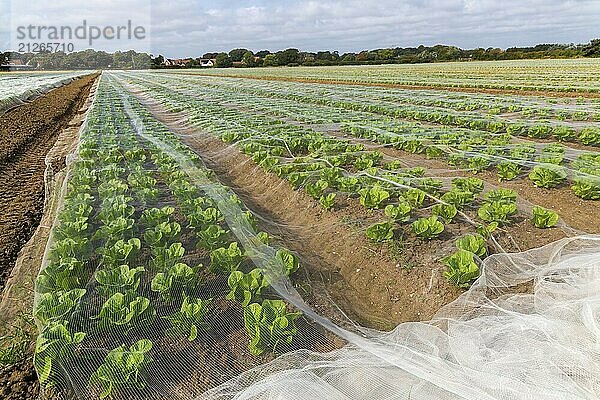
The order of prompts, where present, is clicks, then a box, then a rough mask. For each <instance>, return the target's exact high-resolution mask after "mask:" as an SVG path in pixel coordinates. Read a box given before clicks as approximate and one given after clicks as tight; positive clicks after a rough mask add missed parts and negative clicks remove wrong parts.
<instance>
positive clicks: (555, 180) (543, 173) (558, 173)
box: [529, 164, 567, 189]
mask: <svg viewBox="0 0 600 400" xmlns="http://www.w3.org/2000/svg"><path fill="white" fill-rule="evenodd" d="M529 179H531V181H533V184H534V185H535V186H537V187H542V188H547V189H548V188H554V187H557V186H559V185H560V184H562V183H563V182H564V181H565V180H566V179H567V173H566V172H565V169H564V168H563V167H559V166H555V165H552V164H544V166H543V167H542V166H537V167H534V168H533V170H531V172H530V173H529Z"/></svg>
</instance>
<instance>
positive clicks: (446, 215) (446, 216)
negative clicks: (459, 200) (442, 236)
mask: <svg viewBox="0 0 600 400" xmlns="http://www.w3.org/2000/svg"><path fill="white" fill-rule="evenodd" d="M431 213H432V214H433V215H436V216H438V217H440V218H441V219H442V220H444V222H445V223H447V224H449V223H450V222H452V220H453V219H454V217H456V214H457V213H458V210H457V209H456V207H455V206H454V205H453V204H436V205H434V206H433V207H431Z"/></svg>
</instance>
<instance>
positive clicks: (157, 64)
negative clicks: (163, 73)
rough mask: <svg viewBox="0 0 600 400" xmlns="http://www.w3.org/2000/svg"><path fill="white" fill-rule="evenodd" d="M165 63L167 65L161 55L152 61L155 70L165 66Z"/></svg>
mask: <svg viewBox="0 0 600 400" xmlns="http://www.w3.org/2000/svg"><path fill="white" fill-rule="evenodd" d="M164 63H165V58H164V57H163V56H162V55H159V56H157V57H154V58H153V59H152V67H153V68H158V67H160V66H161V65H163V64H164Z"/></svg>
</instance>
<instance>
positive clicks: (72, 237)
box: [34, 74, 600, 399]
mask: <svg viewBox="0 0 600 400" xmlns="http://www.w3.org/2000/svg"><path fill="white" fill-rule="evenodd" d="M129 78H131V77H129ZM127 79H128V77H127V75H124V74H123V75H107V74H104V75H103V77H102V79H101V81H100V86H99V88H98V91H97V92H96V98H95V100H94V104H93V107H92V108H91V110H90V112H89V115H88V116H87V119H86V123H85V125H84V127H83V128H82V131H81V138H80V143H79V146H78V149H77V154H75V155H74V157H73V159H72V160H71V162H70V163H69V174H68V179H67V180H66V184H65V187H64V188H62V190H63V197H64V200H63V205H62V209H61V211H60V212H59V214H58V216H57V218H56V221H55V224H54V228H53V233H52V238H51V240H50V243H49V244H48V250H47V252H46V255H45V259H44V265H43V268H42V270H41V272H40V275H39V277H38V280H37V283H36V301H35V309H34V315H35V318H36V321H37V323H38V327H39V330H40V335H39V338H38V341H37V346H36V347H37V348H36V356H35V364H36V369H37V371H38V374H39V377H40V381H41V383H42V385H43V386H44V388H45V390H44V394H45V395H46V396H48V397H50V398H52V397H54V398H86V399H88V398H89V399H95V398H105V397H109V398H116V399H163V398H173V399H195V398H197V399H204V398H206V399H234V398H235V399H521V398H522V399H594V398H598V397H599V396H600V373H599V372H600V348H599V347H598V341H599V340H600V324H599V320H600V314H599V310H600V308H599V305H600V300H599V299H598V292H599V291H600V258H599V250H598V249H599V247H598V245H599V244H600V243H599V241H600V238H599V237H597V236H581V235H575V236H572V237H567V238H564V239H561V240H559V241H557V242H555V243H552V244H550V245H547V246H544V247H540V248H537V249H534V250H530V251H526V252H521V253H511V254H509V253H498V254H494V255H491V256H488V257H487V258H485V259H483V261H482V260H481V259H482V258H483V253H481V254H478V250H477V249H475V248H472V247H470V248H471V249H472V251H467V250H459V251H458V252H457V253H456V254H457V255H456V262H457V263H459V262H460V263H463V261H464V260H466V263H463V264H465V265H462V264H461V265H462V267H461V268H463V269H458V270H457V272H456V275H453V276H454V278H452V279H454V280H455V281H456V283H457V284H460V285H462V286H467V284H468V283H469V282H471V281H473V280H474V279H475V277H476V276H477V275H479V278H478V279H477V280H476V281H475V282H474V283H473V284H472V285H471V286H470V288H469V289H468V290H467V291H465V292H464V293H463V294H462V295H460V297H458V298H457V299H456V300H455V301H454V302H452V303H450V304H448V305H447V306H445V307H444V308H442V309H441V310H440V311H439V312H438V313H437V314H436V315H435V317H434V318H433V319H432V320H431V321H429V322H409V323H402V324H399V325H398V326H397V327H395V328H394V329H393V330H391V331H389V332H384V331H379V330H375V329H372V328H367V327H364V326H363V324H361V323H360V322H359V321H357V320H355V318H353V317H352V314H351V313H349V312H348V310H345V309H343V307H340V306H339V305H338V304H336V302H335V301H334V300H330V301H325V302H324V303H323V302H321V303H318V304H316V303H314V302H313V301H312V299H313V298H314V294H313V293H312V292H311V290H310V288H305V287H301V286H299V285H298V280H297V276H299V275H300V274H302V273H303V267H302V263H303V260H302V259H300V257H298V255H297V254H295V253H294V252H293V251H291V250H288V249H287V248H285V243H283V242H282V241H279V240H277V238H276V237H273V236H272V235H271V234H270V233H267V232H263V231H261V229H260V227H262V226H265V221H262V220H261V218H265V216H264V215H260V214H258V213H253V212H251V211H249V208H247V207H246V206H245V204H244V202H243V201H242V200H241V199H240V197H239V196H238V195H236V193H234V191H232V190H231V189H230V188H229V186H227V185H226V184H225V183H222V182H221V181H220V180H219V179H217V175H216V173H215V172H214V171H213V170H212V169H211V168H209V167H208V166H207V164H205V162H204V161H203V159H202V158H201V157H200V156H199V155H198V154H197V153H196V152H194V151H193V150H192V149H191V148H190V147H188V146H187V145H186V144H184V143H183V142H182V140H181V138H180V137H179V136H178V135H177V134H176V133H175V132H173V131H172V130H171V129H169V127H168V126H167V125H165V124H163V123H162V122H159V121H158V120H157V119H156V118H155V115H153V113H152V112H151V107H149V102H150V101H152V100H153V101H158V100H160V97H161V92H160V91H157V92H156V97H157V98H155V99H150V98H148V97H144V95H143V93H140V92H139V87H138V88H137V90H136V87H135V85H134V83H135V82H134V80H133V79H130V81H129V82H128V80H127ZM143 80H144V78H140V79H139V81H140V82H143ZM138 83H139V82H138ZM162 100H163V106H164V108H165V109H169V108H170V111H171V112H172V113H177V112H179V111H182V110H180V109H179V108H178V107H180V104H178V103H177V100H178V97H177V96H173V98H167V97H164V98H162ZM210 107H211V104H210V102H207V105H206V110H205V111H206V114H205V115H203V117H204V118H205V119H204V120H202V121H201V123H200V124H203V125H204V126H205V127H206V128H207V129H206V131H207V132H211V129H212V131H213V132H214V131H215V130H217V129H218V124H216V123H215V121H212V120H210V116H211V114H210V112H211V109H210ZM191 120H193V118H191ZM188 122H190V121H189V120H188V121H185V124H187V123H188ZM192 122H193V121H192ZM244 122H246V121H241V120H240V122H239V126H238V130H237V131H235V132H233V134H236V133H239V134H240V135H242V138H241V139H240V140H241V141H242V142H243V141H244V140H248V145H249V146H252V143H251V140H250V139H248V138H251V137H252V134H253V132H254V134H255V135H256V136H258V137H259V138H264V136H262V135H263V134H262V131H261V129H262V128H264V126H249V125H248V124H245V123H244ZM223 123H224V122H223ZM185 124H184V125H185ZM271 128H272V129H273V131H275V130H276V129H277V128H278V126H275V125H273V126H272V127H271ZM246 134H247V135H248V136H245V137H244V136H243V135H246ZM288 135H289V136H290V137H291V138H292V139H291V140H290V141H289V142H287V143H284V144H283V145H282V147H287V149H288V150H290V152H293V150H294V149H293V148H291V147H293V146H296V145H297V146H300V145H301V143H300V144H298V143H297V142H295V141H294V140H296V139H298V138H299V133H298V131H296V130H290V131H289V132H288ZM277 137H278V136H277V135H275V134H273V136H271V137H270V139H273V138H277ZM221 139H223V141H227V140H226V139H227V138H223V137H222V138H221ZM317 139H318V138H315V137H312V138H311V140H313V141H314V140H317ZM298 140H300V139H298ZM242 144H243V143H242ZM254 154H259V155H258V156H257V157H256V160H255V161H259V162H260V163H261V164H263V165H264V164H267V165H269V163H270V162H271V161H272V160H271V159H270V158H269V157H272V156H270V155H269V154H260V151H257V152H255V153H254ZM577 155H578V154H569V156H572V157H573V158H575V157H576V156H577ZM326 161H327V162H330V161H331V160H326ZM294 162H295V163H296V164H302V163H307V162H309V160H307V159H306V158H297V159H296V160H295V161H294ZM361 162H364V163H368V162H369V159H368V158H365V159H363V160H362V161H361ZM276 165H277V162H274V164H272V165H270V168H271V171H273V168H275V167H276ZM368 168H369V167H367V168H365V169H364V170H363V172H361V173H356V172H354V173H352V174H350V175H347V173H348V171H345V173H346V175H343V176H342V175H340V176H337V177H334V178H336V179H338V180H339V181H341V182H343V183H345V184H347V185H356V184H357V182H359V181H358V178H357V177H360V178H361V179H372V180H373V181H376V182H377V184H376V185H374V186H376V187H378V188H379V189H377V190H380V191H379V192H377V191H375V192H372V193H371V192H363V194H361V196H362V197H361V199H366V200H364V201H365V202H367V203H368V202H369V201H372V202H377V197H378V196H381V191H382V190H383V189H381V187H387V188H388V190H392V189H394V188H395V189H396V190H402V191H407V190H414V187H413V186H414V182H419V183H420V184H421V183H422V182H423V179H422V177H419V176H418V175H419V172H418V171H413V175H410V174H408V175H407V174H405V175H400V174H398V175H397V176H396V178H395V179H394V178H393V177H390V176H386V175H381V174H380V171H377V169H376V170H368ZM332 169H333V168H332ZM279 172H282V171H281V169H280V170H279ZM287 172H288V173H290V174H291V173H293V172H294V170H293V169H290V170H289V171H287ZM334 172H335V171H334ZM338 172H339V171H337V172H336V173H338ZM282 173H283V172H282ZM339 173H341V172H339ZM581 174H587V175H590V176H587V175H586V179H587V178H590V179H596V178H595V177H594V176H593V175H592V174H588V173H587V172H581ZM298 176H299V178H298V179H308V178H301V177H303V176H304V175H298ZM308 176H309V175H307V177H308ZM400 177H402V179H400ZM341 178H347V179H346V180H343V179H341ZM352 178H356V182H355V181H353V179H352ZM451 180H452V177H445V179H442V180H440V181H441V182H442V183H441V184H440V185H439V187H438V185H437V184H436V185H435V186H436V187H438V189H440V190H441V186H442V185H443V186H447V184H449V183H450V181H451ZM373 181H369V182H371V183H372V182H373ZM360 182H363V181H360ZM453 182H454V183H453V184H455V182H457V181H453ZM458 182H463V183H462V184H463V185H467V184H468V183H471V184H474V185H475V186H477V185H478V183H477V182H476V181H458ZM313 185H314V187H313V186H311V190H314V191H315V192H317V194H318V196H316V198H317V199H320V201H321V203H322V204H324V207H326V206H327V204H328V198H327V196H326V193H325V192H324V190H325V189H323V188H319V187H318V184H313ZM385 185H389V186H385ZM419 187H420V188H421V189H419V190H420V191H419V192H414V191H413V192H410V193H412V194H411V195H409V196H407V197H406V201H407V203H406V207H409V208H408V210H409V211H410V209H411V207H413V208H414V204H412V203H410V201H412V202H420V203H422V202H423V201H424V198H425V197H427V198H431V199H433V200H435V201H436V202H437V203H438V204H440V205H445V206H449V205H453V204H454V203H452V202H451V200H452V199H454V197H452V196H447V197H446V198H445V199H444V197H443V196H442V195H441V192H440V191H437V190H431V191H426V190H424V188H425V186H423V185H421V186H419ZM390 188H391V189H390ZM321 189H323V190H321ZM367 189H369V188H367ZM371 189H372V187H371ZM482 190H483V186H482V187H481V188H480V189H479V190H478V192H477V193H479V192H481V191H482ZM465 192H467V193H471V195H473V196H474V194H473V193H474V192H473V191H465ZM453 193H454V194H455V195H456V196H455V197H457V196H458V191H455V192H453ZM492 193H493V194H492V195H488V196H487V197H488V198H487V200H486V201H489V203H486V204H491V203H494V202H499V203H494V204H495V206H494V207H496V206H498V207H499V206H500V205H506V204H509V203H510V204H512V202H511V200H510V199H509V198H510V197H511V194H510V193H507V192H492ZM463 194H464V193H463ZM465 196H466V197H469V196H468V195H465ZM494 196H495V197H497V199H495V198H493V197H494ZM458 197H460V196H458ZM334 198H335V197H333V198H331V201H334ZM321 199H323V200H321ZM440 199H441V200H440ZM465 201H468V199H465ZM459 203H460V201H459V200H457V205H459ZM404 206H405V205H404V204H402V205H400V204H396V205H395V206H394V207H396V208H394V207H392V208H391V209H390V212H389V214H393V215H394V217H395V218H396V219H397V220H401V219H402V218H403V216H402V213H403V212H404V211H403V207H404ZM519 206H520V207H519V208H520V209H521V210H520V211H519V212H523V209H526V211H527V212H530V211H531V207H529V206H528V205H527V204H524V203H520V204H519ZM453 207H454V205H453ZM457 208H458V209H457ZM509 208H511V207H509ZM437 210H438V211H439V216H438V217H439V221H444V218H450V220H451V219H452V218H454V215H452V216H448V214H457V213H458V214H459V215H461V217H462V218H464V219H465V221H467V222H469V223H471V224H472V228H473V232H475V225H477V224H476V223H475V221H474V218H475V217H473V215H471V214H469V213H467V212H466V211H461V209H460V207H455V208H454V209H453V210H452V209H451V207H447V208H443V207H441V208H438V209H437ZM488 211H489V212H490V214H493V212H492V211H494V210H492V209H490V210H488ZM386 213H387V211H386ZM407 213H408V211H407ZM511 213H512V211H511ZM514 213H517V209H516V205H515V210H514ZM514 213H513V214H514ZM500 214H502V213H500ZM485 215H487V214H485ZM501 217H502V215H501V216H500V217H498V218H501ZM547 217H548V218H550V219H552V216H547ZM267 222H268V221H267ZM434 222H438V218H437V217H436V218H435V221H434ZM434 222H431V223H429V222H427V221H426V222H423V224H424V225H425V226H424V230H423V232H422V234H423V235H437V234H439V232H438V233H436V232H435V230H436V228H437V225H436V224H435V223H434ZM489 222H491V223H492V224H491V225H494V223H495V225H494V226H496V225H498V221H496V220H494V219H493V218H492V220H490V221H489ZM500 222H501V221H500ZM554 223H557V221H556V220H555V221H553V224H554ZM558 223H559V224H562V222H560V221H559V222H558ZM563 225H564V224H563ZM442 227H443V225H442ZM314 229H318V227H315V228H314ZM415 229H416V228H415ZM486 229H487V231H486ZM378 230H379V231H378ZM389 230H390V228H389V227H388V228H387V229H386V226H380V227H379V228H378V229H373V232H372V233H373V235H374V236H375V237H377V235H383V236H385V235H386V234H387V232H388V231H389ZM492 230H493V226H490V225H486V226H479V227H478V231H479V232H480V233H481V235H480V236H477V237H476V236H474V235H473V238H474V239H473V240H475V239H476V238H478V237H484V235H485V234H488V235H489V234H490V233H491V232H490V231H492ZM565 230H566V231H568V232H569V233H570V234H572V235H573V234H574V232H573V231H572V230H569V229H568V228H567V227H565ZM487 240H488V242H489V246H496V248H497V249H501V248H500V244H499V243H497V242H494V238H493V235H492V236H491V237H489V238H487ZM465 252H466V253H465ZM450 264H452V261H450ZM364 290H365V291H367V290H369V288H368V287H365V289H364ZM307 293H308V294H307ZM307 298H310V299H311V301H309V300H308V299H307ZM325 298H326V296H325Z"/></svg>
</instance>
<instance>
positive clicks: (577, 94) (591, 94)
mask: <svg viewBox="0 0 600 400" xmlns="http://www.w3.org/2000/svg"><path fill="white" fill-rule="evenodd" d="M179 73H181V74H187V75H195V76H213V77H221V78H240V79H254V80H259V81H283V82H298V83H317V84H325V85H327V84H331V85H351V86H375V87H385V88H394V89H412V90H446V91H448V92H463V93H486V94H514V95H521V96H545V97H574V98H576V97H584V98H591V99H595V98H600V93H595V92H560V91H551V90H549V91H545V90H528V89H523V90H514V89H493V88H478V87H452V86H443V85H439V86H436V85H403V84H394V83H377V82H354V81H345V80H335V79H312V78H288V77H281V76H246V75H227V74H202V73H193V72H179Z"/></svg>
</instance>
